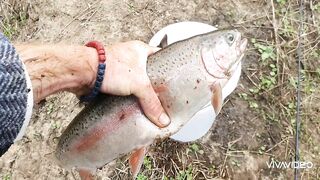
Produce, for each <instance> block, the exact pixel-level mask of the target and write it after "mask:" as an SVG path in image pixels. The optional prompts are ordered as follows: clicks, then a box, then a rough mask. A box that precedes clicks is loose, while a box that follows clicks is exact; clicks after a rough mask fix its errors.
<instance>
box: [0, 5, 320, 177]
mask: <svg viewBox="0 0 320 180" xmlns="http://www.w3.org/2000/svg"><path fill="white" fill-rule="evenodd" d="M0 4H1V13H0V17H1V18H0V20H1V24H0V25H1V29H2V31H3V32H4V33H5V34H6V35H7V36H8V37H9V38H10V39H11V40H12V41H14V42H20V43H24V42H26V43H27V42H28V43H30V42H33V43H67V44H84V43H85V42H87V41H89V40H100V41H103V42H105V44H112V43H115V42H119V41H127V40H133V39H137V40H142V41H145V42H148V40H149V39H150V38H151V37H152V36H153V34H154V33H155V32H157V31H158V30H160V29H161V28H162V27H164V26H166V25H168V24H171V23H175V22H181V21H198V22H203V23H207V24H210V25H216V26H217V27H218V28H225V27H236V28H238V29H239V30H240V31H242V32H243V33H244V35H245V36H246V37H247V38H248V39H249V41H250V42H251V43H250V47H249V48H248V51H247V53H246V57H245V58H244V61H243V73H242V75H241V80H240V83H239V86H238V88H237V89H236V90H235V92H234V93H233V94H232V95H231V96H229V98H228V99H227V101H226V103H225V105H224V107H223V109H222V112H221V113H220V115H219V116H218V117H217V119H216V121H215V123H214V125H213V127H212V128H211V130H210V131H209V132H208V133H207V134H206V135H205V136H204V137H203V138H201V139H200V140H198V141H196V142H194V143H186V144H182V143H177V142H174V141H171V140H166V141H164V142H159V143H155V144H154V145H153V146H152V147H151V149H150V151H149V152H148V154H147V157H146V158H145V160H144V165H143V168H142V171H141V172H140V174H139V176H138V179H139V180H145V179H177V180H183V179H188V180H189V179H241V180H242V179H292V178H293V175H294V174H293V172H294V171H293V169H291V168H289V169H284V168H268V166H267V163H266V162H270V161H271V160H274V161H286V162H291V161H292V160H293V158H294V134H295V130H294V129H295V122H294V120H295V114H296V110H295V106H296V105H295V101H296V98H295V97H296V90H295V87H296V81H297V79H296V76H297V68H296V67H297V63H296V47H297V33H298V23H299V16H298V15H299V14H298V5H297V1H296V0H276V1H274V2H273V3H272V1H269V0H216V1H207V0H192V1H191V0H171V1H166V0H164V1H160V0H154V1H153V0H87V1H81V0H68V1H60V0H58V1H57V0H37V1H31V0H27V1H22V0H4V1H1V2H0ZM305 5H306V9H305V10H304V12H305V19H304V22H305V23H304V27H305V28H304V29H305V34H304V39H303V40H304V41H303V48H304V61H303V64H302V65H303V68H304V69H303V72H302V76H303V78H302V106H301V107H302V110H301V114H302V116H301V117H302V118H301V121H302V124H301V144H300V150H301V159H302V160H303V161H311V162H312V163H313V167H312V168H311V169H303V170H301V172H300V175H299V176H300V178H301V179H320V167H319V165H320V104H319V100H320V89H319V84H320V50H319V47H320V45H319V43H320V29H319V25H320V24H319V21H320V17H319V16H320V3H319V1H317V0H306V4H305ZM81 108H82V106H81V105H79V104H78V100H77V98H76V97H74V96H73V95H72V94H69V93H60V94H58V95H54V96H51V97H49V98H47V99H46V101H45V102H43V103H41V104H39V105H38V106H37V107H36V108H35V110H34V111H35V113H34V115H33V118H32V121H31V123H30V126H29V127H28V130H27V133H26V135H25V136H24V138H23V139H22V140H21V141H20V142H18V143H16V144H15V145H13V146H12V147H11V149H10V150H9V151H8V152H7V153H6V154H5V155H4V156H3V157H1V159H0V178H2V180H10V179H14V180H20V179H32V180H38V179H39V180H40V179H41V180H42V179H43V180H44V179H79V176H78V174H77V173H76V172H75V171H67V170H64V169H62V168H61V167H59V165H58V164H57V162H56V161H55V159H54V157H53V153H54V150H55V147H56V145H57V142H58V138H59V136H60V135H61V133H62V132H63V130H64V129H65V127H66V126H67V124H68V123H69V122H70V121H71V120H72V118H73V117H74V116H75V115H76V114H77V113H78V112H79V111H80V110H81ZM129 177H130V176H129V174H128V165H127V157H122V158H119V159H117V160H115V161H113V162H112V163H110V164H109V165H107V166H106V167H104V168H102V169H101V170H98V172H97V174H96V178H97V179H129Z"/></svg>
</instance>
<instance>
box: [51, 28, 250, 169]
mask: <svg viewBox="0 0 320 180" xmlns="http://www.w3.org/2000/svg"><path fill="white" fill-rule="evenodd" d="M230 37H231V38H230ZM246 43H247V41H246V40H241V34H240V33H239V32H238V31H236V30H222V31H215V32H210V33H206V34H203V35H198V36H195V37H192V38H189V39H187V40H183V41H179V42H176V43H174V44H172V45H170V46H168V47H166V48H164V49H162V50H160V51H158V52H156V53H155V54H153V55H151V56H150V57H149V58H148V61H147V74H148V76H149V78H150V80H151V83H152V86H153V88H154V89H155V91H156V92H157V93H158V95H159V99H160V101H161V103H162V105H163V107H164V109H165V111H166V112H167V114H168V115H169V117H170V119H171V124H170V125H169V126H168V127H166V128H162V129H160V128H158V127H157V126H156V125H154V124H153V123H151V122H150V121H149V120H148V119H147V118H146V116H145V115H144V114H143V112H142V109H141V107H140V105H139V103H138V101H137V98H136V97H134V96H126V97H122V96H111V95H100V96H99V97H98V98H97V99H96V100H95V101H94V102H93V103H91V104H89V105H88V106H87V107H85V108H84V110H83V111H81V112H80V113H79V114H78V115H77V116H76V117H75V118H74V119H73V121H72V122H71V123H70V124H69V126H68V127H67V129H66V130H65V131H64V133H63V134H62V136H61V137H60V141H59V143H58V147H57V150H56V157H57V159H58V160H59V161H60V162H61V164H62V165H63V166H64V167H66V168H72V167H76V168H77V169H85V170H88V171H91V172H93V171H95V170H96V169H97V168H100V167H102V166H104V165H105V164H107V163H108V162H110V161H112V160H113V159H115V158H117V157H119V156H121V155H124V154H127V153H129V152H132V151H134V150H137V149H140V148H142V147H146V146H148V145H150V144H151V143H153V142H154V140H155V139H163V138H166V137H169V136H170V135H172V134H174V133H175V132H177V131H178V130H179V129H180V128H181V127H182V126H183V125H184V124H185V123H187V122H188V121H189V120H190V119H191V118H192V116H193V115H194V114H195V113H197V112H198V111H199V110H201V109H202V108H203V107H204V106H205V105H207V104H208V103H209V102H210V101H212V100H214V101H217V98H216V97H217V96H216V95H213V91H212V87H213V86H214V87H220V88H221V87H223V86H224V85H225V84H226V82H227V81H228V79H229V77H228V74H232V72H233V69H236V68H235V66H236V65H237V62H239V61H240V60H241V58H242V56H243V54H244V50H245V46H246ZM227 71H228V72H227ZM221 76H224V77H223V78H221ZM217 84H218V86H217ZM213 97H215V99H212V98H213ZM218 102H219V101H218ZM220 104H221V102H220Z"/></svg>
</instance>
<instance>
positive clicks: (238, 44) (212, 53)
mask: <svg viewBox="0 0 320 180" xmlns="http://www.w3.org/2000/svg"><path fill="white" fill-rule="evenodd" d="M201 38H202V39H201V40H200V42H201V43H200V44H199V45H200V48H199V49H200V57H201V58H200V59H201V60H200V64H201V66H202V67H203V68H202V69H203V70H204V72H205V73H204V74H205V76H206V77H207V78H206V79H207V82H208V84H209V89H210V92H211V93H212V94H211V104H212V106H213V108H214V110H215V113H216V114H218V113H219V112H220V110H221V108H222V103H223V99H222V89H223V87H224V86H225V85H226V84H227V82H228V81H229V79H230V78H231V77H232V76H233V74H234V73H235V71H236V69H237V68H238V66H239V64H240V62H241V59H242V57H243V56H244V52H245V50H246V46H247V43H248V40H247V39H246V38H242V37H241V33H240V32H239V31H237V30H221V31H218V32H215V33H208V34H206V35H204V36H201Z"/></svg>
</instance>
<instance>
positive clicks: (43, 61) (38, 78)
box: [15, 45, 98, 102]
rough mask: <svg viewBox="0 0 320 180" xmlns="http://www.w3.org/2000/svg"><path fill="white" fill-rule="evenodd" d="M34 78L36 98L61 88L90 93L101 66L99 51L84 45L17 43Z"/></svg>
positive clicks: (30, 74) (20, 54)
mask: <svg viewBox="0 0 320 180" xmlns="http://www.w3.org/2000/svg"><path fill="white" fill-rule="evenodd" d="M15 47H16V49H17V51H18V54H19V56H20V58H21V59H22V61H23V63H24V64H25V65H26V69H27V71H28V73H29V76H30V78H31V82H32V87H33V94H34V101H35V102H39V101H40V100H42V99H44V98H45V97H47V96H49V95H51V94H53V93H56V92H59V91H71V92H73V93H75V94H77V95H83V94H85V93H88V92H89V91H90V89H91V87H92V86H93V83H94V81H95V77H96V71H97V66H98V60H97V59H98V57H97V52H96V50H95V49H94V48H89V47H85V46H64V45H59V46H58V45H46V46H43V45H41V46H36V45H16V46H15Z"/></svg>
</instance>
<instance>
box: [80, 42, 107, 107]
mask: <svg viewBox="0 0 320 180" xmlns="http://www.w3.org/2000/svg"><path fill="white" fill-rule="evenodd" d="M85 46H87V47H92V48H95V49H96V50H97V52H98V60H99V65H98V71H97V78H96V82H95V84H94V88H93V89H92V91H91V92H90V94H89V95H85V96H81V97H80V101H81V102H89V101H92V100H93V99H94V98H95V97H96V96H97V95H98V94H99V91H100V88H101V85H102V81H103V78H104V72H105V69H106V64H105V61H106V55H105V50H104V47H103V45H102V43H100V42H98V41H90V42H88V43H87V44H86V45H85Z"/></svg>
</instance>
